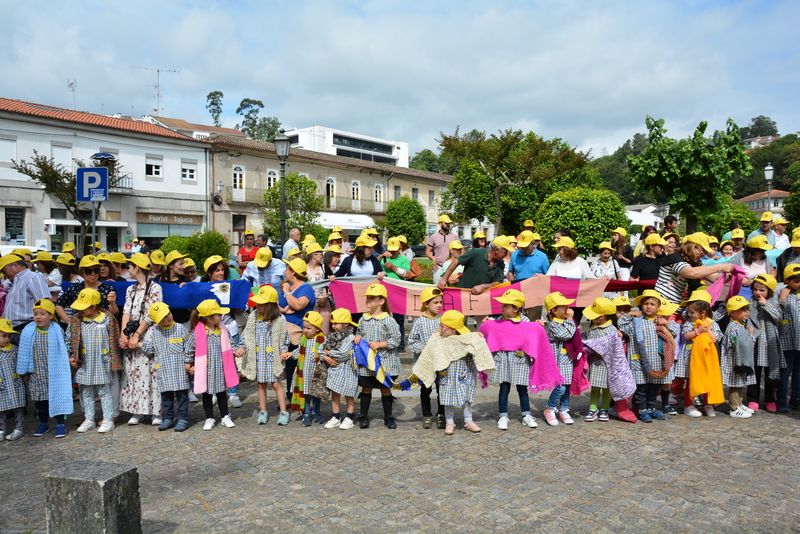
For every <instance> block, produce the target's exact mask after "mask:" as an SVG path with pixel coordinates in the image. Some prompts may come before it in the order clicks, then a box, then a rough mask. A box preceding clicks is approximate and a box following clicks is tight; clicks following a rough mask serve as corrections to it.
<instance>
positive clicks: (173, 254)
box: [159, 250, 189, 265]
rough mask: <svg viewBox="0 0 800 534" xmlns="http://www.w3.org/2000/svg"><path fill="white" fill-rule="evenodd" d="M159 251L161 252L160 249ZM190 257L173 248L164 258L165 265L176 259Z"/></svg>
mask: <svg viewBox="0 0 800 534" xmlns="http://www.w3.org/2000/svg"><path fill="white" fill-rule="evenodd" d="M159 252H161V251H159ZM188 257H189V255H188V254H181V253H180V252H179V251H177V250H171V251H170V252H169V254H167V257H166V258H165V259H164V265H169V264H170V263H172V262H173V261H175V260H181V259H184V258H188Z"/></svg>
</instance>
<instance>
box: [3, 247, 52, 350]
mask: <svg viewBox="0 0 800 534" xmlns="http://www.w3.org/2000/svg"><path fill="white" fill-rule="evenodd" d="M0 273H2V275H3V276H4V277H6V278H7V279H8V280H9V281H11V282H13V285H12V286H11V289H10V290H9V291H8V295H7V296H6V306H5V311H4V312H3V316H4V317H5V318H6V319H8V320H9V321H11V325H12V326H13V328H14V330H16V331H17V332H21V329H22V328H25V327H26V326H27V325H28V324H29V323H30V322H32V321H33V305H34V304H35V303H36V301H37V300H39V299H48V298H50V290H49V289H48V287H47V282H46V281H45V279H44V277H42V276H39V275H38V274H36V273H34V272H33V271H31V270H30V269H28V267H27V265H26V264H25V260H23V259H22V258H21V257H19V256H17V255H15V254H6V255H5V256H3V257H2V258H0ZM11 342H12V343H14V344H19V334H18V333H13V334H12V335H11Z"/></svg>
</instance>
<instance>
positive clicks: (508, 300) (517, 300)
mask: <svg viewBox="0 0 800 534" xmlns="http://www.w3.org/2000/svg"><path fill="white" fill-rule="evenodd" d="M494 300H496V301H497V302H499V303H501V304H511V305H512V306H516V307H517V308H524V307H525V294H524V293H522V291H517V290H516V289H508V290H506V292H505V293H503V294H502V295H501V296H499V297H495V298H494Z"/></svg>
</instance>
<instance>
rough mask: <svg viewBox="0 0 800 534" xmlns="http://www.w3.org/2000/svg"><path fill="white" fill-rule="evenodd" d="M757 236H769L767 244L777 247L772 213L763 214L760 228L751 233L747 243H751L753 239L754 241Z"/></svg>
mask: <svg viewBox="0 0 800 534" xmlns="http://www.w3.org/2000/svg"><path fill="white" fill-rule="evenodd" d="M757 235H763V236H767V243H769V244H770V245H772V246H773V247H774V246H775V232H774V231H773V230H772V212H771V211H765V212H764V213H762V214H761V219H760V221H759V225H758V228H756V229H755V230H753V231H752V232H750V235H749V236H747V242H748V243H749V242H750V240H751V239H753V238H754V237H755V236H757Z"/></svg>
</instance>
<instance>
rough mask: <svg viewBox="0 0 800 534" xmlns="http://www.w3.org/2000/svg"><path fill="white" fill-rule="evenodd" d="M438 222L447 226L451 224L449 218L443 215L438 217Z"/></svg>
mask: <svg viewBox="0 0 800 534" xmlns="http://www.w3.org/2000/svg"><path fill="white" fill-rule="evenodd" d="M439 222H440V223H447V224H451V223H452V222H453V221H452V220H450V217H448V216H447V215H446V214H445V215H439Z"/></svg>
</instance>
